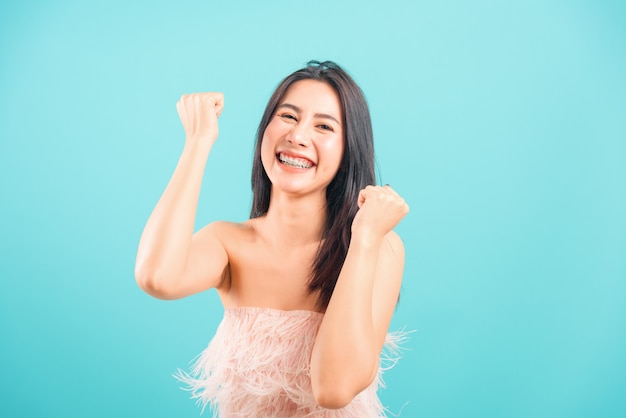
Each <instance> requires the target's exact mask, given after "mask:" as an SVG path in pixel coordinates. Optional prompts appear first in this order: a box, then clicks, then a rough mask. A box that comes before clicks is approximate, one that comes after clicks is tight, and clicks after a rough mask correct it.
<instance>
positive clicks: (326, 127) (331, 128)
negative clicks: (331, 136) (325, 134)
mask: <svg viewBox="0 0 626 418" xmlns="http://www.w3.org/2000/svg"><path fill="white" fill-rule="evenodd" d="M319 127H320V128H321V129H323V130H325V131H331V132H332V131H333V127H332V126H330V125H319Z"/></svg>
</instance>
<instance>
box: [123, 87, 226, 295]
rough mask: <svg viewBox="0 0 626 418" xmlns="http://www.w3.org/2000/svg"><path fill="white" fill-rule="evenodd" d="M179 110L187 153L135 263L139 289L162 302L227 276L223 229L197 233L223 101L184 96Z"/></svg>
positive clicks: (210, 95)
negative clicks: (202, 188)
mask: <svg viewBox="0 0 626 418" xmlns="http://www.w3.org/2000/svg"><path fill="white" fill-rule="evenodd" d="M176 107H177V109H178V114H179V116H180V119H181V122H182V124H183V126H184V128H185V134H186V141H185V147H184V149H183V152H182V155H181V157H180V159H179V161H178V165H177V166H176V169H175V171H174V174H173V175H172V178H171V179H170V181H169V183H168V185H167V188H166V189H165V191H164V192H163V195H162V196H161V198H160V199H159V202H158V203H157V205H156V207H155V208H154V210H153V211H152V214H151V215H150V218H149V219H148V222H147V223H146V226H145V228H144V230H143V234H142V235H141V239H140V241H139V248H138V250H137V259H136V263H135V278H136V280H137V283H138V284H139V286H140V287H141V288H142V289H143V290H144V291H146V292H147V293H149V294H150V295H152V296H154V297H157V298H160V299H178V298H182V297H184V296H188V295H191V294H193V293H198V292H201V291H203V290H206V289H209V288H212V287H218V286H220V285H221V283H222V282H223V281H224V278H225V277H226V272H227V271H228V269H227V266H228V255H227V253H226V251H225V249H224V246H223V245H222V243H221V241H220V239H219V236H220V234H219V229H220V224H210V225H208V226H206V227H205V228H203V229H201V230H200V231H198V232H197V233H196V234H194V233H193V228H194V223H195V219H196V209H197V207H198V198H199V196H200V186H201V184H202V177H203V174H204V168H205V165H206V161H207V158H208V156H209V153H210V151H211V148H212V146H213V143H214V142H215V140H216V138H217V134H218V125H217V118H218V117H219V115H220V113H221V112H222V109H223V107H224V96H223V95H222V94H221V93H195V94H190V95H184V96H183V97H182V98H181V99H180V100H179V101H178V103H177V104H176Z"/></svg>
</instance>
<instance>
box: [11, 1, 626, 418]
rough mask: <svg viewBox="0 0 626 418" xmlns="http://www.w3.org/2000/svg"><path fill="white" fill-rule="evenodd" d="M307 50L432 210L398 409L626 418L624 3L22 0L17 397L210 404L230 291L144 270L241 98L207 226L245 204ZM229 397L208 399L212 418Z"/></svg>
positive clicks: (407, 289) (39, 410)
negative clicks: (154, 238) (176, 197)
mask: <svg viewBox="0 0 626 418" xmlns="http://www.w3.org/2000/svg"><path fill="white" fill-rule="evenodd" d="M309 59H320V60H323V59H332V60H335V61H337V62H338V63H340V64H341V65H343V66H344V67H345V68H346V69H347V70H348V71H349V72H350V73H351V74H352V75H353V76H354V78H355V79H356V80H357V82H358V83H359V84H360V85H361V86H362V88H363V89H364V91H365V92H366V95H367V98H368V100H369V103H370V106H371V111H372V115H373V121H374V129H375V139H376V146H377V158H378V166H379V169H380V178H381V183H390V184H391V185H392V186H393V187H394V188H395V189H397V190H398V191H399V192H400V193H401V194H402V195H403V196H404V197H405V198H406V200H407V201H408V202H409V204H410V205H411V213H410V215H409V216H408V217H407V218H406V219H405V220H404V221H403V222H402V223H401V224H400V226H399V227H398V228H397V231H398V232H399V233H400V234H401V236H402V237H403V239H404V241H405V246H406V251H407V262H406V270H405V277H404V285H403V293H402V300H401V303H400V305H399V307H398V310H397V313H396V316H395V317H394V321H393V324H392V328H394V329H396V328H401V327H406V328H407V329H414V330H416V331H415V332H414V333H413V334H412V336H411V339H410V341H409V342H408V343H407V350H406V351H405V352H404V357H403V359H402V360H401V361H400V363H398V365H397V366H396V368H395V369H393V370H392V371H390V372H388V374H387V375H386V376H387V378H386V380H387V384H388V386H387V388H386V389H385V390H383V391H382V392H381V398H382V400H383V402H384V403H385V405H387V406H388V407H389V408H390V410H391V411H392V412H394V413H399V412H400V411H401V412H402V414H401V416H402V417H409V418H412V417H418V418H420V417H423V418H459V417H477V418H478V417H480V418H485V417H488V418H491V417H494V418H495V417H498V418H499V417H520V418H528V417H546V418H547V417H567V418H575V417H593V418H597V417H624V416H626V395H625V394H626V3H624V2H619V1H608V0H607V1H593V0H573V1H572V0H567V1H566V0H561V1H559V0H554V1H552V0H527V1H513V2H506V1H495V0H494V1H487V0H476V1H454V0H443V1H431V2H426V1H408V0H407V1H398V0H396V1H394V0H391V1H385V2H383V1H371V2H365V1H330V0H318V1H315V2H296V1H286V0H281V1H270V0H268V1H247V2H246V1H225V0H223V1H206V0H205V1H189V0H182V1H169V2H168V1H154V0H153V1H121V0H109V1H106V2H85V1H77V0H74V1H72V0H58V1H45V0H39V1H34V0H24V1H19V2H18V1H13V2H10V1H4V2H2V3H1V4H0V201H1V205H0V237H1V238H0V327H1V329H0V386H1V390H0V416H2V417H8V418H9V417H10V418H13V417H54V418H56V417H63V418H66V417H98V418H99V417H138V418H141V417H151V418H158V417H177V418H180V417H196V416H198V415H199V410H198V409H197V408H196V406H195V405H194V403H193V402H192V401H191V400H189V394H188V393H186V392H184V391H181V390H180V389H179V384H178V382H176V381H175V380H174V379H173V378H172V377H171V374H172V373H174V372H175V371H176V370H177V368H179V367H182V368H185V367H187V365H188V362H189V361H190V360H191V359H192V358H193V357H194V356H195V355H196V354H197V353H199V352H200V351H201V350H202V349H203V348H204V346H205V345H206V344H207V342H208V341H209V339H210V337H211V335H212V334H213V331H214V330H215V328H216V326H217V323H218V321H219V319H220V317H221V306H220V304H219V301H218V299H217V297H216V295H215V293H214V292H207V293H206V294H200V295H196V296H192V297H189V298H187V299H183V300H178V301H170V302H165V301H160V300H156V299H153V298H151V297H149V296H148V295H146V294H144V293H142V291H141V290H140V289H139V288H138V287H137V286H136V284H135V281H134V277H133V268H134V261H135V254H136V249H137V244H138V240H139V237H140V234H141V231H142V229H143V227H144V224H145V222H146V220H147V218H148V216H149V214H150V212H151V210H152V208H153V207H154V205H155V204H156V202H157V200H158V198H159V196H160V194H161V192H162V191H163V189H164V188H165V186H166V184H167V182H168V180H169V177H170V175H171V174H172V172H173V170H174V167H175V165H176V162H177V160H178V157H179V155H180V152H181V150H182V146H183V141H184V134H183V130H182V127H181V125H180V122H179V120H178V116H177V113H176V107H175V103H176V101H177V100H178V98H179V97H180V95H181V94H183V93H189V92H194V91H212V90H218V91H223V92H224V93H225V97H226V108H225V110H224V113H223V115H222V117H221V119H220V130H221V135H220V138H219V139H218V142H217V144H216V146H215V149H214V152H213V154H212V155H211V158H210V161H209V164H208V166H207V170H206V177H205V181H204V183H203V189H202V195H201V202H200V208H199V211H198V219H197V226H198V227H200V226H202V225H204V224H206V223H208V222H210V221H212V220H217V219H228V220H233V221H242V220H244V219H246V217H247V214H248V211H249V205H250V201H251V193H250V187H249V175H250V168H251V158H252V147H253V141H254V134H255V130H256V126H257V123H258V122H259V120H260V117H261V112H262V110H263V106H264V105H265V103H266V101H267V99H268V98H269V95H270V94H271V92H272V90H273V88H274V87H275V86H276V85H277V83H278V82H279V80H280V79H281V78H282V77H283V76H285V75H286V74H288V73H289V72H291V71H292V70H295V69H297V68H299V67H301V66H302V65H303V64H305V63H306V61H308V60H309ZM205 416H208V414H205Z"/></svg>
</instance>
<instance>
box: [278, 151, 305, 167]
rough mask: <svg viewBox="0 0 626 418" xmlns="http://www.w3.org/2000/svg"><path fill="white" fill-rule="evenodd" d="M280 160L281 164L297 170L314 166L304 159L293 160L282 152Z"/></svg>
mask: <svg viewBox="0 0 626 418" xmlns="http://www.w3.org/2000/svg"><path fill="white" fill-rule="evenodd" d="M278 159H279V160H280V162H281V163H283V164H286V165H289V166H291V167H296V168H310V167H311V166H312V165H313V164H312V163H311V162H310V161H308V160H305V159H304V158H293V157H290V156H288V155H285V154H283V153H282V152H281V153H280V154H278Z"/></svg>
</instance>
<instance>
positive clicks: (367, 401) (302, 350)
mask: <svg viewBox="0 0 626 418" xmlns="http://www.w3.org/2000/svg"><path fill="white" fill-rule="evenodd" d="M323 317H324V315H323V314H321V313H317V312H311V311H281V310H277V309H270V308H255V307H244V308H232V309H226V310H225V311H224V318H223V319H222V322H221V323H220V325H219V327H218V328H217V331H216V333H215V336H214V337H213V339H212V340H211V342H210V343H209V345H208V347H207V348H206V349H205V350H204V351H203V352H202V353H201V354H200V355H199V356H198V358H197V360H196V362H195V364H194V366H193V369H192V370H191V374H187V373H185V372H182V371H179V372H178V374H177V375H176V377H177V378H178V379H179V380H181V381H182V382H184V383H185V384H186V385H187V386H188V389H189V390H190V391H191V393H192V397H193V398H196V399H197V400H198V403H201V404H202V407H203V410H204V407H206V406H207V405H209V406H210V408H211V410H212V411H213V416H214V417H220V418H231V417H237V418H244V417H245V418H261V417H263V418H266V417H271V418H296V417H298V418H300V417H311V418H312V417H315V418H348V417H350V418H370V417H371V418H378V417H385V408H384V407H383V406H382V405H381V403H380V400H379V399H378V396H377V394H376V391H377V389H378V387H380V386H383V385H384V384H383V381H382V378H381V374H382V372H381V370H382V369H383V368H384V366H383V365H381V367H380V368H379V372H378V376H377V377H376V379H375V380H374V382H373V383H372V384H371V385H370V386H369V387H368V388H367V389H365V390H364V391H363V392H361V393H360V394H359V395H357V396H356V397H355V398H354V399H353V400H352V402H350V404H348V405H347V406H346V407H344V408H341V409H325V408H322V407H320V406H319V405H317V403H316V402H315V398H314V397H313V393H312V390H311V375H310V370H309V363H310V359H311V351H312V349H313V343H314V342H315V336H316V335H317V331H318V329H319V326H320V323H321V321H322V318H323ZM401 338H402V336H401V333H400V334H390V335H389V336H388V337H387V340H386V342H385V350H383V353H384V355H383V359H384V360H387V361H386V362H385V363H387V362H390V363H391V365H393V363H395V360H393V359H391V357H390V356H389V355H388V354H389V353H393V352H395V349H396V348H397V346H396V342H397V341H398V339H401Z"/></svg>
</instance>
